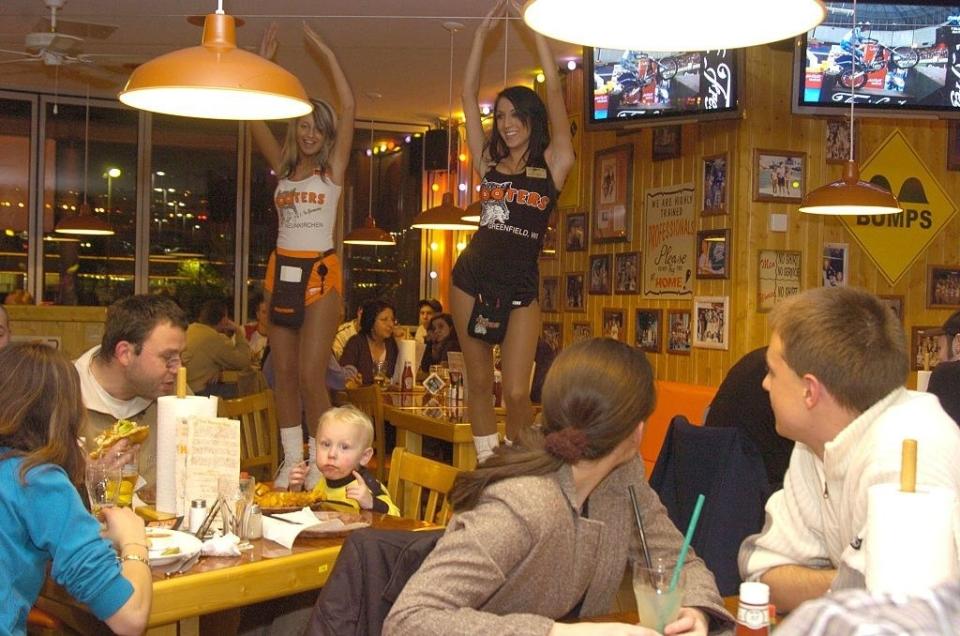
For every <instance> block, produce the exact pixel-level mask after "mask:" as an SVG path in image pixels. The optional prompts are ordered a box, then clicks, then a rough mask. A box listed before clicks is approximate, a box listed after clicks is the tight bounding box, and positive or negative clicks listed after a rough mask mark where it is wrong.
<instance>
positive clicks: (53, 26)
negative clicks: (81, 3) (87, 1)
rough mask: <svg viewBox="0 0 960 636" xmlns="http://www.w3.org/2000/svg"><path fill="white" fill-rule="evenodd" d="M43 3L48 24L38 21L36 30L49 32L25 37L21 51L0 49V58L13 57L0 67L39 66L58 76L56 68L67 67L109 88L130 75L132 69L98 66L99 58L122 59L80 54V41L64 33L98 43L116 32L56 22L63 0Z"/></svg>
mask: <svg viewBox="0 0 960 636" xmlns="http://www.w3.org/2000/svg"><path fill="white" fill-rule="evenodd" d="M43 2H44V4H45V5H46V6H47V8H48V9H50V18H49V22H47V20H46V19H44V20H41V22H40V23H39V24H38V27H44V26H46V25H47V24H49V29H48V30H37V31H34V32H31V33H27V34H26V36H25V38H24V47H23V50H22V51H14V50H9V49H0V55H3V56H6V55H15V56H17V57H15V58H11V59H4V58H3V57H0V64H35V63H41V64H42V65H43V66H45V67H50V68H53V69H54V70H56V71H58V72H59V70H60V67H70V70H76V71H79V72H80V73H81V74H83V75H84V76H85V79H92V80H94V81H96V80H98V79H99V80H100V81H101V82H109V83H112V84H115V83H118V82H120V81H121V79H122V77H121V76H126V75H127V74H129V73H130V70H131V69H132V68H133V67H132V66H130V65H104V64H99V63H98V59H100V58H108V57H124V56H121V55H118V54H113V53H106V54H99V53H95V54H91V53H84V52H83V43H84V37H81V36H80V35H73V34H71V33H67V32H66V31H72V32H73V33H80V34H83V35H85V36H86V37H91V38H100V39H102V38H106V37H108V36H109V35H110V34H112V33H113V31H115V30H116V27H115V26H111V25H104V24H93V23H85V22H76V21H66V20H58V17H57V12H58V11H59V10H61V9H62V8H63V5H64V4H65V3H66V0H43Z"/></svg>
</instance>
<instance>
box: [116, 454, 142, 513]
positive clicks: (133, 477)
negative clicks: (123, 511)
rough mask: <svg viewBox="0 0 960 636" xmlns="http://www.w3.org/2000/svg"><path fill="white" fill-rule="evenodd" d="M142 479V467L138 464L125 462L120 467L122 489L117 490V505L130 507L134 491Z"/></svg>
mask: <svg viewBox="0 0 960 636" xmlns="http://www.w3.org/2000/svg"><path fill="white" fill-rule="evenodd" d="M139 479H140V469H139V467H138V466H137V465H136V464H124V465H123V466H122V467H121V468H120V489H119V491H117V505H118V506H120V507H121V508H129V507H130V506H132V505H133V493H134V491H135V490H136V488H137V481H138V480H139Z"/></svg>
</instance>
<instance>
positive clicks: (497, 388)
mask: <svg viewBox="0 0 960 636" xmlns="http://www.w3.org/2000/svg"><path fill="white" fill-rule="evenodd" d="M502 403H503V375H502V374H501V373H500V371H499V370H495V371H494V372H493V405H494V406H495V407H497V406H500V405H501V404H502Z"/></svg>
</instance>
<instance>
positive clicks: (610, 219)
mask: <svg viewBox="0 0 960 636" xmlns="http://www.w3.org/2000/svg"><path fill="white" fill-rule="evenodd" d="M632 217H633V144H624V145H622V146H615V147H613V148H606V149H604V150H600V151H598V152H597V154H596V155H594V158H593V221H592V223H593V239H592V240H593V241H594V242H595V243H596V242H601V243H602V242H613V241H629V240H630V236H631V232H630V230H631V228H632V223H631V221H632Z"/></svg>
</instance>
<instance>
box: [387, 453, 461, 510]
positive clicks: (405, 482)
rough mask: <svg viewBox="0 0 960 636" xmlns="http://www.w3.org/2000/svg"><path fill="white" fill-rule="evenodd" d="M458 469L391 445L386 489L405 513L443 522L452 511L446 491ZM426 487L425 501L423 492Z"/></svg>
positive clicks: (451, 485) (450, 486) (448, 490)
mask: <svg viewBox="0 0 960 636" xmlns="http://www.w3.org/2000/svg"><path fill="white" fill-rule="evenodd" d="M459 472H460V471H459V470H458V469H456V468H454V467H453V466H450V465H448V464H443V463H440V462H438V461H435V460H432V459H427V458H426V457H421V456H420V455H416V454H414V453H411V452H410V451H408V450H407V449H405V448H401V447H399V446H398V447H397V448H395V449H393V456H392V458H391V460H390V480H389V482H388V483H387V490H388V491H390V494H391V495H392V496H393V497H394V500H395V501H396V503H397V506H398V507H399V508H400V513H401V515H402V516H404V517H408V518H410V519H417V520H420V521H429V522H431V523H436V524H438V525H446V524H447V521H448V520H449V519H450V515H451V514H452V512H453V511H452V509H451V508H450V503H449V502H448V501H447V493H449V492H450V489H451V488H453V480H454V479H456V477H457V474H458V473H459ZM424 490H426V493H427V497H426V505H423V503H424V502H423V499H424V497H423V494H424Z"/></svg>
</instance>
